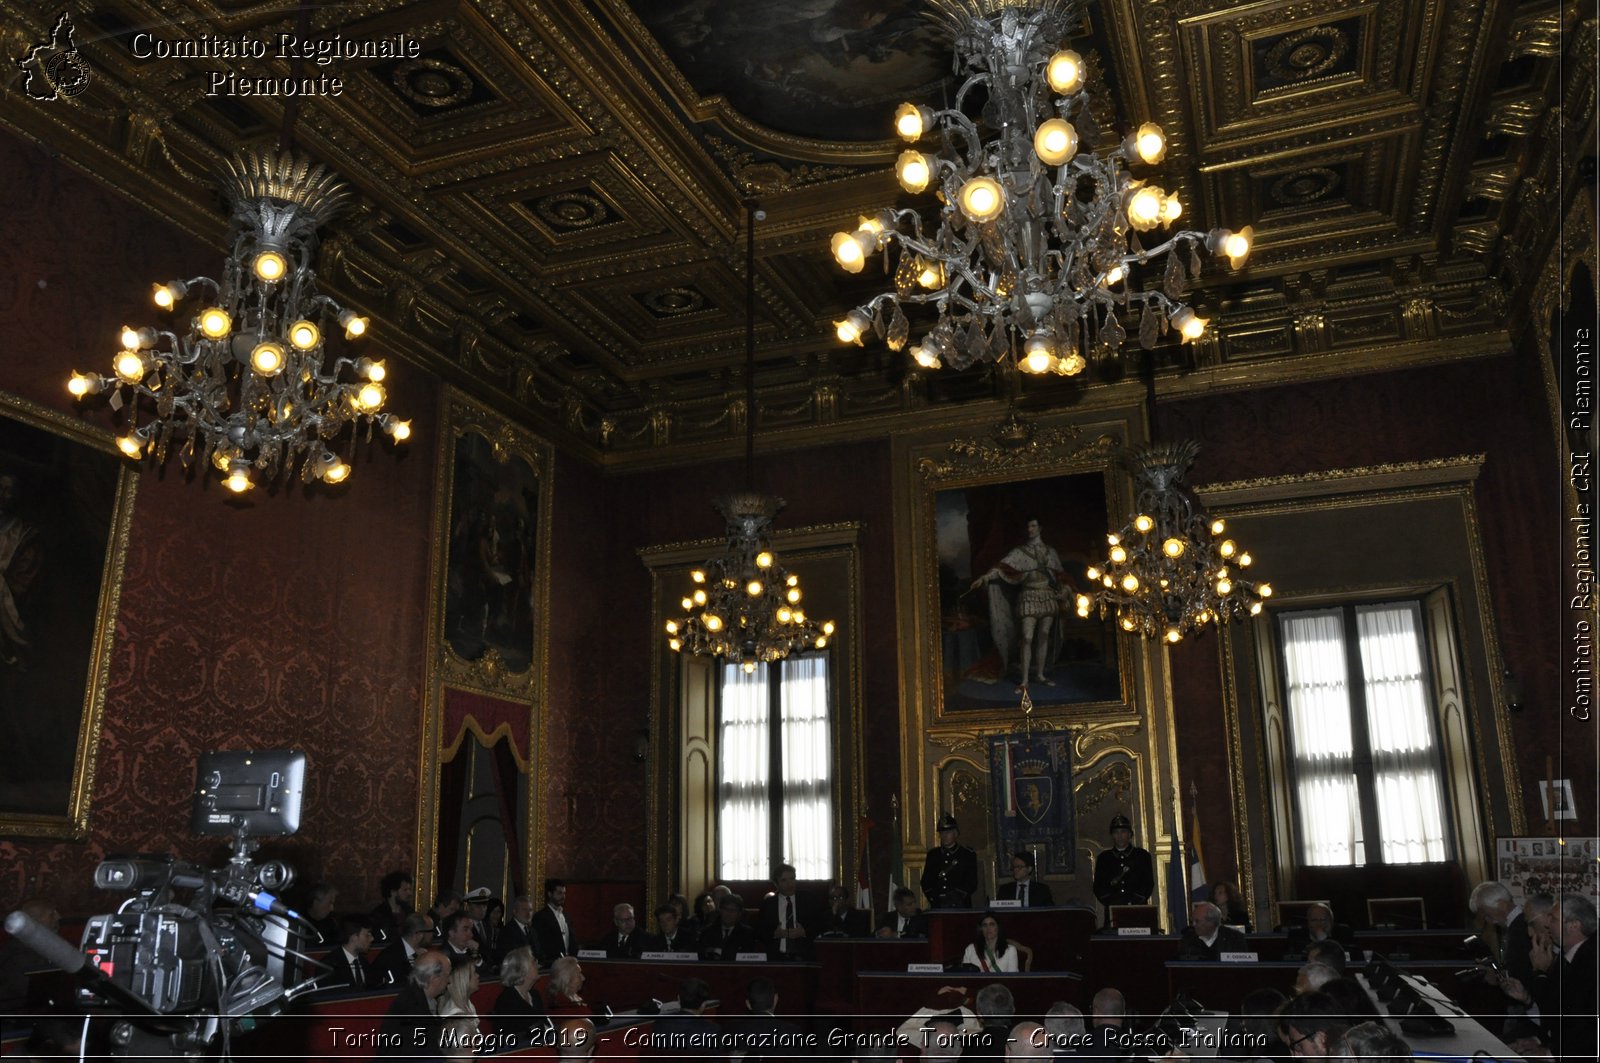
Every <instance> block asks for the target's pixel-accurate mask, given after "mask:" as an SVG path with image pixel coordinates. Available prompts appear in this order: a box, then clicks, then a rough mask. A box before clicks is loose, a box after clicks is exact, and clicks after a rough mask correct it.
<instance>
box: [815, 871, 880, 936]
mask: <svg viewBox="0 0 1600 1063" xmlns="http://www.w3.org/2000/svg"><path fill="white" fill-rule="evenodd" d="M817 925H818V930H817V937H819V938H836V937H847V938H864V937H867V936H868V935H869V934H870V933H871V928H870V927H869V926H868V925H867V913H866V912H864V911H862V910H861V909H859V908H857V907H856V906H855V905H854V904H852V903H851V902H850V891H849V890H847V889H845V888H844V887H843V886H840V885H837V884H835V885H832V886H829V887H828V910H827V911H826V912H824V913H823V914H822V916H821V918H820V919H819V920H818V924H817Z"/></svg>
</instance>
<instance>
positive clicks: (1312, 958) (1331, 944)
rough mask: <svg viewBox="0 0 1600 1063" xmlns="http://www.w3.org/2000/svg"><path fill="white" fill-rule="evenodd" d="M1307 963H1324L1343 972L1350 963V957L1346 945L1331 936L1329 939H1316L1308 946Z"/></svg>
mask: <svg viewBox="0 0 1600 1063" xmlns="http://www.w3.org/2000/svg"><path fill="white" fill-rule="evenodd" d="M1306 962H1307V963H1323V964H1327V965H1328V966H1329V967H1332V968H1333V969H1334V970H1336V971H1338V972H1339V973H1340V974H1343V973H1344V971H1345V968H1346V967H1348V966H1349V964H1350V958H1349V957H1348V956H1347V955H1345V951H1344V946H1343V945H1341V944H1339V943H1338V942H1337V941H1334V940H1333V939H1332V938H1329V939H1328V940H1327V941H1314V942H1312V943H1311V944H1310V945H1309V946H1307V947H1306Z"/></svg>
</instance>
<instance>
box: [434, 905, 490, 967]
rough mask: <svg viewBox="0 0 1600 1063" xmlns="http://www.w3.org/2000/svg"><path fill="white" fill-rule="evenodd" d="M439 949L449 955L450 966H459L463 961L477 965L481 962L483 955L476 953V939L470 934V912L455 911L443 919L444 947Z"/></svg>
mask: <svg viewBox="0 0 1600 1063" xmlns="http://www.w3.org/2000/svg"><path fill="white" fill-rule="evenodd" d="M441 951H443V952H444V954H445V955H446V956H448V957H450V964H451V966H452V967H459V966H460V965H461V964H463V963H470V964H472V965H473V966H474V967H477V966H479V965H480V964H482V963H483V957H482V956H480V955H479V954H478V939H477V938H475V937H473V936H472V914H471V913H470V912H457V913H456V914H455V915H452V916H451V917H450V918H449V919H446V920H445V932H444V948H443V949H442V950H441Z"/></svg>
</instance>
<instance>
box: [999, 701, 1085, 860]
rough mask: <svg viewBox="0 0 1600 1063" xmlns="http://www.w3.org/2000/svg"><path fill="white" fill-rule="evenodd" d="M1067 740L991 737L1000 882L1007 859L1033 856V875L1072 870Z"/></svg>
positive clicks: (1050, 736)
mask: <svg viewBox="0 0 1600 1063" xmlns="http://www.w3.org/2000/svg"><path fill="white" fill-rule="evenodd" d="M1067 738H1068V736H1067V735H1066V734H1056V733H1051V732H1044V733H1039V734H1028V735H1022V734H1004V735H993V736H991V737H990V739H989V778H990V780H991V783H990V785H991V787H992V788H993V795H992V800H991V802H990V807H991V808H993V809H994V813H995V831H994V838H995V859H996V861H997V863H998V871H997V874H998V876H999V879H1000V881H1002V882H1004V881H1006V880H1007V879H1008V878H1009V876H1010V874H1011V854H1012V853H1014V852H1017V851H1018V850H1021V849H1028V850H1031V851H1032V852H1033V854H1034V859H1035V861H1036V863H1037V866H1036V868H1035V872H1034V873H1035V874H1039V875H1065V874H1070V873H1071V872H1072V871H1073V870H1074V851H1075V848H1076V841H1077V828H1076V824H1075V821H1074V817H1073V812H1072V749H1071V746H1070V745H1069V743H1068V741H1067Z"/></svg>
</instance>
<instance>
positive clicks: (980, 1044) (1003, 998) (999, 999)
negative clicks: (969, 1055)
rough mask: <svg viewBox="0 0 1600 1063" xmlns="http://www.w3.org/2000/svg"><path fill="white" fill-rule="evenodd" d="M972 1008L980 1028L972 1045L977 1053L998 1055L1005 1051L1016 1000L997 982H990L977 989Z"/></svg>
mask: <svg viewBox="0 0 1600 1063" xmlns="http://www.w3.org/2000/svg"><path fill="white" fill-rule="evenodd" d="M972 1010H973V1011H974V1012H976V1013H977V1015H978V1022H979V1024H980V1025H981V1026H982V1029H981V1030H980V1031H979V1033H978V1039H977V1041H975V1042H974V1047H975V1048H977V1049H978V1054H980V1055H986V1056H998V1055H1000V1053H1002V1052H1003V1051H1005V1046H1006V1038H1007V1037H1009V1036H1010V1034H1011V1024H1012V1023H1013V1022H1015V1021H1016V1018H1017V1001H1016V998H1015V997H1013V996H1012V995H1011V990H1010V989H1007V988H1006V987H1005V986H1004V985H1002V984H1001V983H999V982H991V983H990V984H988V985H986V986H984V987H983V988H982V989H980V990H978V995H977V996H976V997H974V998H973V1001H972Z"/></svg>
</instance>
